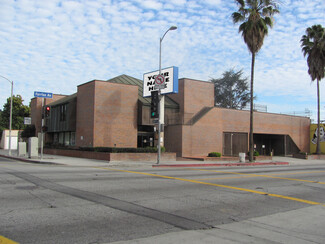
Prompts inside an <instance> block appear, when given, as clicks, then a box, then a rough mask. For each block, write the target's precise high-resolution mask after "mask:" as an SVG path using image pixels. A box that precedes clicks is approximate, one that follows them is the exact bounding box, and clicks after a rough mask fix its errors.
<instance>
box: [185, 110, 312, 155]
mask: <svg viewBox="0 0 325 244" xmlns="http://www.w3.org/2000/svg"><path fill="white" fill-rule="evenodd" d="M254 115H255V116H254V124H255V126H254V133H262V134H275V135H289V136H290V137H291V138H292V140H293V141H294V142H295V143H296V145H297V146H298V148H299V149H300V150H301V151H308V150H309V149H308V148H309V140H308V138H309V125H310V120H309V118H304V117H297V116H287V115H280V114H271V113H260V112H255V113H254ZM182 130H183V133H182V139H183V140H182V148H183V151H182V156H200V155H207V154H208V153H209V152H214V151H217V152H222V151H223V148H222V147H223V132H246V133H249V111H240V110H232V109H223V108H217V107H216V108H214V109H212V110H211V111H210V112H209V113H207V114H206V115H205V116H204V117H203V118H202V119H201V120H199V121H198V122H197V123H196V124H194V125H193V126H183V129H182Z"/></svg>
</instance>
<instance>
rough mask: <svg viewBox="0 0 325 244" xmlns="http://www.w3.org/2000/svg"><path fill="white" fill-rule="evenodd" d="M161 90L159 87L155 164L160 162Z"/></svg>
mask: <svg viewBox="0 0 325 244" xmlns="http://www.w3.org/2000/svg"><path fill="white" fill-rule="evenodd" d="M160 94H161V90H160V88H159V90H158V98H159V103H158V115H159V116H158V156H157V164H159V163H160V157H161V141H160V134H161V123H160V118H161V113H160V112H161V111H160V101H161V96H160Z"/></svg>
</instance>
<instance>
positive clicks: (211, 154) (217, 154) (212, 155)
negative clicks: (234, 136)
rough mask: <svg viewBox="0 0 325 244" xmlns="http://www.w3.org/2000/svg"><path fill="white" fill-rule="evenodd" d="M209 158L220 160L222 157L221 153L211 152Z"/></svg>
mask: <svg viewBox="0 0 325 244" xmlns="http://www.w3.org/2000/svg"><path fill="white" fill-rule="evenodd" d="M208 157H217V158H220V157H221V153H219V152H210V153H209V154H208Z"/></svg>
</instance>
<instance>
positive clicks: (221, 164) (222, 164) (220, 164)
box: [152, 162, 289, 168]
mask: <svg viewBox="0 0 325 244" xmlns="http://www.w3.org/2000/svg"><path fill="white" fill-rule="evenodd" d="M260 165H262V166H263V165H265V166H267V165H289V163H288V162H266V163H262V162H255V163H209V164H204V163H202V164H153V165H152V167H153V168H156V167H179V168H182V167H221V166H227V167H231V166H236V167H237V166H260Z"/></svg>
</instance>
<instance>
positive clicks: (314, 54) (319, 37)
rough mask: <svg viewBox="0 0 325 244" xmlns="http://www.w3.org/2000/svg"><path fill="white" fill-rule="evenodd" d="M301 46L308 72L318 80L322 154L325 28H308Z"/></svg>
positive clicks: (319, 151) (317, 147)
mask: <svg viewBox="0 0 325 244" xmlns="http://www.w3.org/2000/svg"><path fill="white" fill-rule="evenodd" d="M300 42H301V47H302V52H303V54H304V56H305V57H306V56H307V64H308V74H309V75H310V77H311V79H312V81H314V80H317V146H316V153H317V154H320V153H321V149H320V91H319V82H320V80H321V79H323V78H324V76H325V28H323V27H322V26H321V25H313V26H312V27H308V28H307V29H306V35H303V36H302V38H301V40H300Z"/></svg>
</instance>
